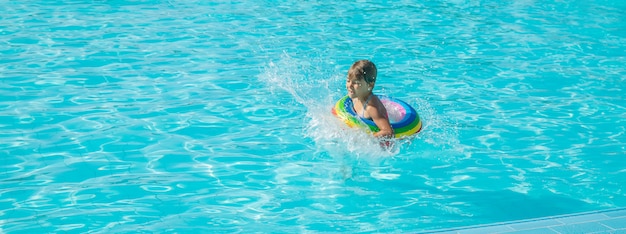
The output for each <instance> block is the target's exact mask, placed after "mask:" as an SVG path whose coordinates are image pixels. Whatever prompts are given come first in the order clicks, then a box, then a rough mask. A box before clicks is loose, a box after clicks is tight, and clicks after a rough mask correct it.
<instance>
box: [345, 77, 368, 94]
mask: <svg viewBox="0 0 626 234" xmlns="http://www.w3.org/2000/svg"><path fill="white" fill-rule="evenodd" d="M368 88H369V85H368V84H367V82H365V80H363V79H356V78H350V77H348V79H347V80H346V89H347V90H348V96H350V98H355V97H363V96H365V95H367V93H368V92H369V90H368Z"/></svg>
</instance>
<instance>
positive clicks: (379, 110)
mask: <svg viewBox="0 0 626 234" xmlns="http://www.w3.org/2000/svg"><path fill="white" fill-rule="evenodd" d="M372 104H373V105H371V106H369V107H370V108H367V109H366V110H367V111H368V114H369V115H370V117H371V118H372V120H373V121H374V123H375V124H376V126H377V127H378V129H380V131H378V132H376V133H374V136H375V137H382V138H393V137H394V134H393V128H391V124H390V123H389V117H387V110H386V109H385V106H383V104H382V102H380V100H376V101H375V103H372Z"/></svg>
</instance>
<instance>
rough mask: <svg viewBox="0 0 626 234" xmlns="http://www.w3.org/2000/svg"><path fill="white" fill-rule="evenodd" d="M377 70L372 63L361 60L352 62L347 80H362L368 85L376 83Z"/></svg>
mask: <svg viewBox="0 0 626 234" xmlns="http://www.w3.org/2000/svg"><path fill="white" fill-rule="evenodd" d="M377 73H378V70H377V69H376V65H374V63H373V62H371V61H369V60H366V59H363V60H359V61H356V62H354V64H352V67H350V70H348V78H356V79H358V80H360V79H363V80H365V82H367V83H369V84H373V83H374V82H376V75H377Z"/></svg>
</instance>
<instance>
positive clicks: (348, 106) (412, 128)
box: [332, 96, 422, 138]
mask: <svg viewBox="0 0 626 234" xmlns="http://www.w3.org/2000/svg"><path fill="white" fill-rule="evenodd" d="M378 98H379V99H380V101H381V102H382V103H383V105H384V106H385V108H386V109H387V116H388V117H389V123H390V124H391V128H393V131H394V133H395V137H396V138H401V137H405V136H410V135H413V134H415V133H418V132H419V131H420V130H422V120H420V117H419V115H418V114H417V112H416V111H415V109H413V107H411V106H410V105H409V104H407V103H406V102H403V101H401V100H399V99H395V98H392V97H387V96H378ZM332 113H333V115H335V116H337V117H338V118H339V119H341V120H342V121H343V122H345V123H346V124H347V125H348V126H350V127H362V128H365V129H366V130H368V131H369V132H372V133H373V132H378V131H380V129H378V127H377V126H376V124H375V123H374V121H372V120H369V119H364V118H361V117H359V116H358V115H357V114H356V112H355V111H354V104H353V103H352V99H351V98H350V97H348V96H345V97H343V98H341V99H339V101H337V103H336V104H335V106H334V107H333V109H332Z"/></svg>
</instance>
